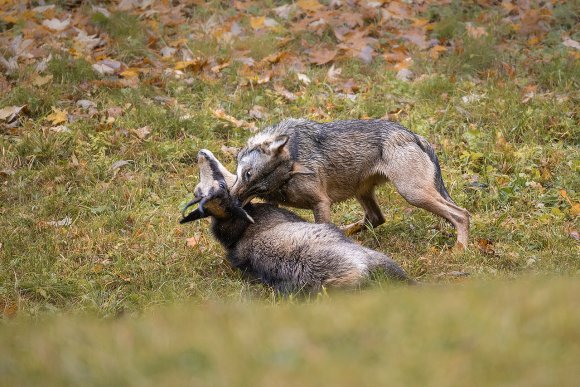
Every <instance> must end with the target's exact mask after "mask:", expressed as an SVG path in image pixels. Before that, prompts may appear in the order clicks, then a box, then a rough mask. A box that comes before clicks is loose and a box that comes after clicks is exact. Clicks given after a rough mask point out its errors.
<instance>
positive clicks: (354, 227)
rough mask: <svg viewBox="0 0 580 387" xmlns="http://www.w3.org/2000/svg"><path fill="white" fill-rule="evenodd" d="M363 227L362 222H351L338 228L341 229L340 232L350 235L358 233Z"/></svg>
mask: <svg viewBox="0 0 580 387" xmlns="http://www.w3.org/2000/svg"><path fill="white" fill-rule="evenodd" d="M364 228H365V227H364V224H363V222H356V223H351V224H349V225H346V226H342V227H341V228H340V229H341V230H342V232H343V233H344V235H346V236H351V235H354V234H358V233H359V232H361V231H362V230H363V229H364Z"/></svg>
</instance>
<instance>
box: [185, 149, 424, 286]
mask: <svg viewBox="0 0 580 387" xmlns="http://www.w3.org/2000/svg"><path fill="white" fill-rule="evenodd" d="M197 161H198V165H199V172H200V183H199V184H198V185H197V186H196V187H195V190H194V199H193V200H192V201H191V202H189V203H188V204H187V205H186V207H185V208H184V210H183V213H182V215H183V218H182V219H181V220H180V223H182V224H183V223H187V222H191V221H194V220H197V219H201V218H205V217H211V230H212V233H213V235H214V236H215V238H216V239H217V240H218V241H219V242H220V243H221V245H222V246H223V247H224V248H225V249H226V251H227V258H228V260H229V262H230V263H231V265H232V266H233V267H235V268H237V269H239V270H241V271H242V272H243V273H244V274H245V275H246V276H247V277H249V278H251V279H257V280H259V281H261V282H263V283H264V284H267V285H269V286H271V287H273V288H274V289H275V290H276V291H277V292H278V293H281V294H289V293H294V292H300V291H307V292H311V291H313V290H314V291H315V290H317V289H320V288H321V287H322V286H356V285H358V284H360V283H361V282H362V281H363V280H364V279H365V278H367V277H368V276H369V275H370V273H371V272H373V271H374V270H377V269H382V270H383V271H384V272H385V273H386V274H387V276H388V277H390V278H394V279H397V280H401V281H405V282H408V283H414V281H413V280H411V279H410V278H409V277H408V276H407V274H406V273H405V272H404V271H403V269H402V268H401V267H400V266H399V265H397V263H396V262H395V261H393V260H392V259H391V258H389V257H387V256H386V255H384V254H382V253H379V252H377V251H374V250H371V249H368V248H365V247H363V246H360V245H357V244H356V243H354V242H353V241H351V240H350V239H349V238H347V237H346V236H345V235H344V234H343V233H342V232H341V231H340V230H339V229H338V228H336V227H335V226H333V225H331V224H315V223H309V222H306V221H305V220H304V219H302V218H300V217H299V216H298V215H296V214H294V213H292V212H290V211H288V210H286V209H283V208H280V207H277V206H275V205H272V204H267V203H257V204H252V203H249V204H247V205H246V206H245V207H243V208H242V207H239V206H238V203H237V202H236V200H234V199H233V198H232V196H231V195H230V192H229V187H230V186H231V184H233V182H234V181H235V175H233V174H231V173H230V172H228V171H227V170H226V169H225V168H224V167H223V165H222V164H221V163H220V162H219V161H218V160H217V159H216V158H215V156H214V155H213V153H211V152H210V151H209V150H206V149H202V150H201V151H199V153H198V155H197ZM196 203H199V205H198V207H197V209H195V210H194V211H192V212H190V213H189V214H187V215H186V211H187V209H188V208H189V207H191V206H193V205H195V204H196Z"/></svg>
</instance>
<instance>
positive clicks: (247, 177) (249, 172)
mask: <svg viewBox="0 0 580 387" xmlns="http://www.w3.org/2000/svg"><path fill="white" fill-rule="evenodd" d="M250 177H252V171H246V172H245V173H244V179H246V180H250Z"/></svg>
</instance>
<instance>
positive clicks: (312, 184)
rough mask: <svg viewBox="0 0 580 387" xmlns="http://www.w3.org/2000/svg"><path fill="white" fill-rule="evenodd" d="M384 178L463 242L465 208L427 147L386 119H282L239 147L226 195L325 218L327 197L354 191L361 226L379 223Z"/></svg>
mask: <svg viewBox="0 0 580 387" xmlns="http://www.w3.org/2000/svg"><path fill="white" fill-rule="evenodd" d="M284 139H287V141H284ZM276 144H283V145H280V146H279V147H277V146H276ZM388 180H390V181H391V182H392V183H393V184H394V185H395V188H396V189H397V191H398V192H399V193H400V194H401V195H402V196H403V197H404V198H405V200H407V202H409V203H410V204H412V205H414V206H417V207H420V208H423V209H426V210H428V211H430V212H432V213H434V214H436V215H439V216H441V217H443V218H445V219H447V220H448V221H449V222H451V223H452V224H453V225H454V226H455V227H456V228H457V247H465V246H467V241H468V235H469V213H468V212H467V211H466V210H465V209H463V208H461V207H459V206H457V205H456V204H455V203H454V202H453V200H452V199H451V197H450V196H449V194H448V193H447V191H446V189H445V186H444V184H443V180H442V177H441V171H440V167H439V162H438V160H437V156H436V155H435V152H434V151H433V147H432V146H431V145H430V144H429V142H428V141H427V140H425V139H424V138H423V137H421V136H419V135H416V134H414V133H412V132H410V131H408V130H407V129H405V128H404V127H402V126H401V125H399V124H396V123H393V122H389V121H383V120H368V121H364V120H353V121H337V122H331V123H324V124H320V123H316V122H311V121H305V120H287V121H283V122H281V123H280V124H278V125H276V126H273V127H270V128H266V129H265V130H264V131H262V132H261V133H258V134H257V135H255V136H254V137H252V138H250V139H249V140H248V143H247V146H246V148H244V149H242V151H241V152H240V153H239V156H238V169H237V180H236V183H235V185H234V187H233V188H232V194H233V195H234V196H237V197H239V198H240V199H241V200H243V201H244V202H248V201H249V200H250V199H251V198H252V197H255V196H258V197H261V198H263V199H265V200H267V201H269V202H273V203H279V204H283V205H288V206H291V207H297V208H305V209H312V211H313V212H314V218H315V220H316V222H317V223H328V222H330V221H331V211H330V209H331V206H332V204H333V203H337V202H341V201H344V200H347V199H350V198H352V197H354V198H356V199H357V200H358V201H359V203H360V204H361V206H362V207H363V209H364V212H365V216H364V219H363V220H362V221H361V222H359V223H358V224H355V225H352V226H353V229H358V230H360V229H363V228H364V227H363V226H364V225H369V226H372V227H376V226H378V225H380V224H382V223H384V222H385V218H384V216H383V214H382V212H381V210H380V207H379V204H378V203H377V200H376V197H375V193H374V191H375V188H376V187H377V186H378V185H381V184H383V183H385V182H386V181H388ZM351 230H352V229H351Z"/></svg>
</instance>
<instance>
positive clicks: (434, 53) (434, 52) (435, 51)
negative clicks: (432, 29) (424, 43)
mask: <svg viewBox="0 0 580 387" xmlns="http://www.w3.org/2000/svg"><path fill="white" fill-rule="evenodd" d="M446 51H447V48H446V47H445V46H440V45H439V44H437V45H435V46H433V47H431V48H430V49H429V56H430V57H431V59H437V58H439V56H441V54H442V53H444V52H446Z"/></svg>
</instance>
